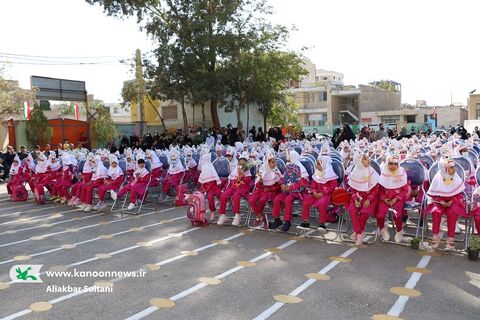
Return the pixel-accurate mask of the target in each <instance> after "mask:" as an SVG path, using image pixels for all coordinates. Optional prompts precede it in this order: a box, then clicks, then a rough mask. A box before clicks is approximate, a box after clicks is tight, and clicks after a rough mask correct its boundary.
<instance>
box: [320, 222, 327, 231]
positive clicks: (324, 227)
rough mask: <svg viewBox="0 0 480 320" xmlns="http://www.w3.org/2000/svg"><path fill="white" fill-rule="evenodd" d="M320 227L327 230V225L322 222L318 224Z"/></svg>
mask: <svg viewBox="0 0 480 320" xmlns="http://www.w3.org/2000/svg"><path fill="white" fill-rule="evenodd" d="M318 228H319V229H323V230H327V226H326V225H325V224H324V223H320V224H319V225H318Z"/></svg>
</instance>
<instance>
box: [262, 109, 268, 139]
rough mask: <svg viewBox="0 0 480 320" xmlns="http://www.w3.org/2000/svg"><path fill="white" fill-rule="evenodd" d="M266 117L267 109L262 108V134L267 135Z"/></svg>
mask: <svg viewBox="0 0 480 320" xmlns="http://www.w3.org/2000/svg"><path fill="white" fill-rule="evenodd" d="M267 117H268V107H267V106H264V108H263V132H265V134H266V133H267V131H268V130H267Z"/></svg>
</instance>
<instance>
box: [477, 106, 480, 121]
mask: <svg viewBox="0 0 480 320" xmlns="http://www.w3.org/2000/svg"><path fill="white" fill-rule="evenodd" d="M477 119H480V103H477Z"/></svg>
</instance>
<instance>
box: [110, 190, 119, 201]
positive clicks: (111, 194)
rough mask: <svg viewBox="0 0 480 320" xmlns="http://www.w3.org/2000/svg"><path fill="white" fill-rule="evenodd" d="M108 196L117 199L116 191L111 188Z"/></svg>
mask: <svg viewBox="0 0 480 320" xmlns="http://www.w3.org/2000/svg"><path fill="white" fill-rule="evenodd" d="M110 198H112V200H113V201H115V200H117V198H118V197H117V193H116V192H115V191H113V190H110Z"/></svg>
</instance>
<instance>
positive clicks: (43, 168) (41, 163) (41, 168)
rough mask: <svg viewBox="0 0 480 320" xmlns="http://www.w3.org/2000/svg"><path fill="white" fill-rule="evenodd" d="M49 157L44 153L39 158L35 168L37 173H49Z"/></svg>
mask: <svg viewBox="0 0 480 320" xmlns="http://www.w3.org/2000/svg"><path fill="white" fill-rule="evenodd" d="M46 161H47V157H45V155H44V154H43V153H41V154H40V155H39V156H38V159H37V166H36V167H35V173H45V172H47V163H46Z"/></svg>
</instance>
